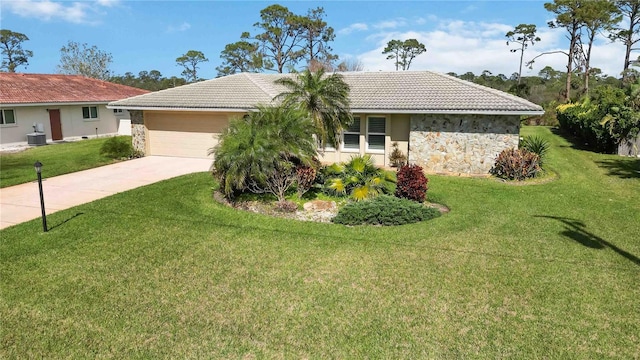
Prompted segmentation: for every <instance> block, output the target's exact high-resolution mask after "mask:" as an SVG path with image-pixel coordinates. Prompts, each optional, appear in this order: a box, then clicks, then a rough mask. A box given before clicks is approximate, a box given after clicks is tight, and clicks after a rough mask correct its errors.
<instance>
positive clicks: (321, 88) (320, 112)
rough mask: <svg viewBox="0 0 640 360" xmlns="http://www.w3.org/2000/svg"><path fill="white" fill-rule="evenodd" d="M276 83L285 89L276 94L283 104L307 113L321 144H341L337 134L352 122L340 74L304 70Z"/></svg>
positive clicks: (322, 70) (346, 93)
mask: <svg viewBox="0 0 640 360" xmlns="http://www.w3.org/2000/svg"><path fill="white" fill-rule="evenodd" d="M276 84H280V85H283V86H284V87H286V88H287V89H288V91H285V92H283V93H281V94H280V95H278V96H276V99H282V105H283V106H285V107H295V106H299V107H301V108H302V109H304V110H305V111H307V112H308V113H309V117H310V118H311V120H312V121H313V124H314V125H315V128H316V135H317V137H318V142H319V143H320V147H322V148H324V146H325V145H326V144H327V143H329V144H331V145H333V146H337V145H338V144H340V133H341V132H342V130H343V129H345V128H347V127H348V126H349V125H350V124H351V123H352V122H353V116H352V115H351V109H350V107H349V85H347V84H346V83H345V82H344V80H343V78H342V75H340V74H336V73H334V74H331V75H325V70H324V69H319V70H318V71H316V72H311V71H310V70H308V69H307V70H305V71H303V72H301V73H299V74H297V75H296V78H295V79H292V78H288V77H283V78H280V79H278V80H276Z"/></svg>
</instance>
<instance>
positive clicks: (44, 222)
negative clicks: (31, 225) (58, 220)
mask: <svg viewBox="0 0 640 360" xmlns="http://www.w3.org/2000/svg"><path fill="white" fill-rule="evenodd" d="M33 167H34V168H36V174H38V188H39V189H40V209H41V210H42V229H43V230H44V232H47V214H45V212H44V194H43V192H42V163H41V162H40V161H36V163H35V164H33Z"/></svg>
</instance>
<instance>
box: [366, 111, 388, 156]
mask: <svg viewBox="0 0 640 360" xmlns="http://www.w3.org/2000/svg"><path fill="white" fill-rule="evenodd" d="M372 119H383V120H384V133H380V132H373V131H370V130H369V125H370V124H371V120H372ZM387 128H388V126H387V116H384V115H373V116H367V127H366V129H365V130H366V136H365V138H366V139H365V142H366V151H367V152H370V153H379V154H384V153H385V151H386V148H387ZM371 135H373V136H382V137H383V139H384V143H383V145H382V149H373V148H371V143H370V141H369V140H370V136H371Z"/></svg>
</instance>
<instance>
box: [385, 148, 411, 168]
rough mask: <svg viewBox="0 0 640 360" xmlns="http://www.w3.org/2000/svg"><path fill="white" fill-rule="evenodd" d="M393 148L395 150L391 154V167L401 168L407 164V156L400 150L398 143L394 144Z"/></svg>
mask: <svg viewBox="0 0 640 360" xmlns="http://www.w3.org/2000/svg"><path fill="white" fill-rule="evenodd" d="M392 147H393V150H391V154H389V162H390V163H391V166H393V167H397V168H399V167H401V166H402V165H404V164H406V163H407V156H406V155H405V154H404V153H402V151H401V150H400V149H399V148H398V142H394V143H393V145H392Z"/></svg>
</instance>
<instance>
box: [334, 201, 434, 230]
mask: <svg viewBox="0 0 640 360" xmlns="http://www.w3.org/2000/svg"><path fill="white" fill-rule="evenodd" d="M438 216H440V211H438V210H437V209H434V208H429V207H425V206H424V205H422V204H418V203H416V202H413V201H410V200H406V199H399V198H395V197H393V196H387V195H382V196H378V197H376V198H373V199H370V200H366V201H360V202H353V203H349V204H347V205H345V206H344V207H343V208H342V209H340V211H339V212H338V215H336V216H335V217H334V218H333V219H332V221H333V222H334V223H336V224H343V225H364V224H370V225H403V224H411V223H415V222H418V221H423V220H429V219H432V218H435V217H438Z"/></svg>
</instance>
